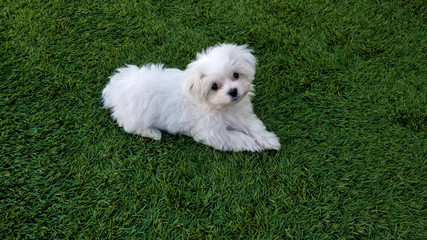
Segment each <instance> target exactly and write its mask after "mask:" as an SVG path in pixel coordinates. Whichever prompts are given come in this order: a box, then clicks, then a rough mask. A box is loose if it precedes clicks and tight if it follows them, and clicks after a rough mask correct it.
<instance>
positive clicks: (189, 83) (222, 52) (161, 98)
mask: <svg viewBox="0 0 427 240" xmlns="http://www.w3.org/2000/svg"><path fill="white" fill-rule="evenodd" d="M251 52H252V50H250V49H248V48H247V46H246V45H242V46H237V45H234V44H220V45H217V46H214V47H211V48H208V49H207V50H205V51H203V52H202V53H199V54H197V59H196V60H195V61H193V62H191V63H190V64H189V65H188V66H187V69H185V70H184V71H181V70H179V69H165V68H163V66H162V65H146V66H143V67H141V68H139V67H137V66H132V65H128V66H127V67H124V68H119V69H118V70H117V73H115V74H114V75H113V76H111V77H110V82H109V83H108V85H107V86H106V87H105V89H104V90H103V92H102V97H103V101H104V106H105V107H106V108H110V109H111V110H112V116H113V118H114V119H115V120H116V121H117V123H118V124H119V125H120V126H122V127H123V128H124V129H125V131H126V132H129V133H135V134H139V135H141V136H144V137H149V138H153V139H155V140H159V139H160V137H161V132H160V130H164V131H168V132H170V133H174V134H175V133H183V134H186V135H189V136H192V137H193V138H194V139H195V140H196V141H198V142H202V143H204V144H207V145H210V146H212V147H214V148H216V149H219V150H225V151H261V150H264V149H276V150H278V149H279V148H280V143H279V139H278V138H277V136H276V135H275V134H274V133H272V132H268V131H267V130H266V128H265V126H264V124H263V123H262V122H261V121H260V120H259V119H258V118H257V117H256V116H255V114H254V113H253V111H252V104H251V102H250V96H251V95H253V85H252V80H253V79H254V76H255V66H256V59H255V57H254V56H253V55H252V54H251Z"/></svg>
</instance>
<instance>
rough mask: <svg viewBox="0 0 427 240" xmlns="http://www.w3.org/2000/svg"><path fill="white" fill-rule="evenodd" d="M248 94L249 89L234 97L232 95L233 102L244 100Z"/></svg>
mask: <svg viewBox="0 0 427 240" xmlns="http://www.w3.org/2000/svg"><path fill="white" fill-rule="evenodd" d="M246 94H248V91H246V92H244V93H243V94H238V95H236V96H234V97H233V96H230V98H231V103H233V104H236V103H238V102H240V100H242V99H243V98H244V97H245V96H246Z"/></svg>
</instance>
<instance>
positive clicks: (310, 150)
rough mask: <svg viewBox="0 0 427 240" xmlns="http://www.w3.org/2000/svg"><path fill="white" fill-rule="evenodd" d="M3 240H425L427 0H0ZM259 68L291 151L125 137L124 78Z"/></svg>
mask: <svg viewBox="0 0 427 240" xmlns="http://www.w3.org/2000/svg"><path fill="white" fill-rule="evenodd" d="M0 23H1V24H0V94H1V95H0V128H1V137H0V143H1V147H0V156H1V160H0V238H1V239H64V238H77V239H86V238H100V239H111V238H115V239H132V238H135V239H426V238H427V234H426V228H427V212H426V203H427V186H426V181H427V161H426V160H427V136H426V135H427V70H426V69H427V3H426V2H425V1H424V0H407V1H403V0H402V1H388V0H385V1H368V0H360V1H340V0H338V1H327V0H322V1H314V0H313V1H296V0H289V1H284V0H283V1H278V0H277V1H243V0H242V1H239V0H238V1H195V2H192V1H173V2H172V1H136V0H135V1H132V0H127V1H88V0H86V1H85V0H82V1H61V0H51V1H41V0H40V1H35V0H34V1H24V0H15V1H8V0H3V1H0ZM220 42H228V43H230V42H231V43H237V44H249V45H250V47H251V48H253V49H254V50H255V55H256V56H257V58H258V60H259V66H258V68H257V74H256V80H255V84H256V87H255V89H256V96H255V98H254V99H253V100H254V101H253V103H254V111H255V113H256V114H257V115H258V117H259V118H260V119H261V120H262V121H263V122H264V123H265V125H266V126H267V128H268V129H269V130H271V131H273V132H275V133H276V134H277V135H278V136H279V138H280V140H281V143H282V149H281V150H280V151H278V152H276V151H266V152H261V153H248V152H242V153H230V152H220V151H216V150H213V149H212V148H210V147H208V146H205V145H203V144H199V143H196V142H195V141H193V140H192V139H191V138H189V137H186V136H182V135H171V134H167V133H164V134H163V138H162V140H161V141H158V142H156V141H152V140H149V139H145V138H141V137H138V136H135V135H130V134H127V133H125V132H124V131H123V130H122V129H121V128H119V127H118V126H117V125H116V124H115V123H114V121H113V120H112V118H111V117H110V112H109V111H107V110H105V109H103V108H102V105H101V91H102V89H103V87H104V86H105V84H106V83H107V81H108V77H109V76H110V75H111V74H112V73H113V72H114V70H115V69H116V68H118V67H121V66H123V65H124V64H136V65H143V64H146V63H151V62H154V63H159V62H164V63H165V65H166V66H167V67H177V68H181V69H182V68H185V66H186V65H187V64H188V63H189V62H190V61H191V60H192V59H193V58H194V57H195V54H196V52H198V51H201V50H202V49H204V48H206V47H208V46H211V45H214V44H216V43H220Z"/></svg>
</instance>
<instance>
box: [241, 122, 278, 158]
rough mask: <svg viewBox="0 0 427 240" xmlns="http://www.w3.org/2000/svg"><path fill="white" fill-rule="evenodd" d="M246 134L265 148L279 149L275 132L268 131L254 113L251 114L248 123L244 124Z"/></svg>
mask: <svg viewBox="0 0 427 240" xmlns="http://www.w3.org/2000/svg"><path fill="white" fill-rule="evenodd" d="M245 127H246V131H247V133H248V135H250V136H252V137H253V138H254V139H255V141H256V142H257V143H258V144H259V145H261V146H262V147H263V148H265V149H274V150H279V149H280V141H279V138H278V137H277V136H276V134H274V133H272V132H268V131H267V129H266V128H265V126H264V124H263V123H262V122H261V120H259V119H258V118H257V117H256V116H255V115H253V116H252V118H251V120H250V121H249V122H248V125H247V126H245Z"/></svg>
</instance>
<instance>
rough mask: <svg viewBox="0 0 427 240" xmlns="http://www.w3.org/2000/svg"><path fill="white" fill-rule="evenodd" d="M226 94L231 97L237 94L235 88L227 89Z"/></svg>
mask: <svg viewBox="0 0 427 240" xmlns="http://www.w3.org/2000/svg"><path fill="white" fill-rule="evenodd" d="M228 94H229V95H230V96H232V97H236V96H237V88H232V89H230V91H228Z"/></svg>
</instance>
